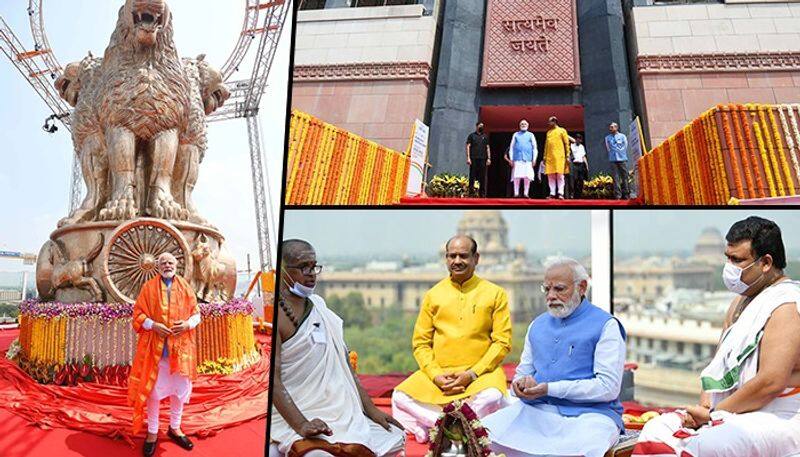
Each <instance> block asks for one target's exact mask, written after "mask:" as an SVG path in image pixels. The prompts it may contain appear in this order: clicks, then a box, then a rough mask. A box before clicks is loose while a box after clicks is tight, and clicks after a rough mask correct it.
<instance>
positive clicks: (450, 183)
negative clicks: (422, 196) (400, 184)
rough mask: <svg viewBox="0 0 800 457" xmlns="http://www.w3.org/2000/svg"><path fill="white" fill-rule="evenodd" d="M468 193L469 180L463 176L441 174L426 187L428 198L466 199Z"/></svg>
mask: <svg viewBox="0 0 800 457" xmlns="http://www.w3.org/2000/svg"><path fill="white" fill-rule="evenodd" d="M468 192H469V180H468V179H467V177H466V176H463V175H453V174H450V173H441V174H438V175H436V176H434V177H433V178H431V182H430V183H428V185H427V186H426V193H427V195H428V196H429V197H456V198H463V197H466V196H467V194H468Z"/></svg>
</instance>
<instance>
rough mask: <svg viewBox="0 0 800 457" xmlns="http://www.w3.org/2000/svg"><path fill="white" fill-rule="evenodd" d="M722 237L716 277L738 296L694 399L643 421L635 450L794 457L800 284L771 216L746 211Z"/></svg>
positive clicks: (798, 446)
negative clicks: (723, 245) (720, 266)
mask: <svg viewBox="0 0 800 457" xmlns="http://www.w3.org/2000/svg"><path fill="white" fill-rule="evenodd" d="M725 238H726V240H727V242H728V244H727V247H726V249H725V256H726V257H727V258H728V261H727V262H726V263H725V267H724V268H723V272H722V279H723V282H724V283H725V286H726V287H727V288H728V289H729V290H730V291H731V292H734V293H736V294H737V297H736V299H734V301H733V302H732V303H731V306H730V309H729V310H728V313H727V315H726V317H725V324H724V330H723V332H722V337H721V339H720V343H719V346H718V348H717V353H716V354H715V355H714V358H713V359H712V360H711V363H710V364H709V365H708V366H707V367H706V368H705V369H704V370H703V372H702V373H701V375H700V381H701V385H702V387H703V393H702V395H701V396H700V402H699V404H698V405H694V406H688V407H686V408H685V409H681V410H678V411H676V412H674V413H669V414H664V415H662V416H660V417H657V418H655V419H653V420H651V421H650V422H648V423H647V424H646V425H645V427H644V429H643V430H642V433H641V435H639V442H638V444H637V445H636V448H635V449H634V452H633V454H634V455H640V456H644V455H648V456H669V455H675V456H681V457H698V456H702V457H718V456H719V457H722V456H758V457H782V456H788V455H800V388H798V387H800V309H798V306H800V283H798V282H797V281H792V280H790V279H789V278H788V277H786V275H785V274H784V272H783V270H784V268H786V252H785V250H784V247H783V241H782V239H781V231H780V228H779V227H778V226H777V225H776V224H775V223H774V222H772V221H769V220H767V219H763V218H760V217H754V216H753V217H749V218H747V219H745V220H742V221H739V222H736V223H735V224H733V226H731V228H730V230H729V231H728V234H727V235H726V236H725Z"/></svg>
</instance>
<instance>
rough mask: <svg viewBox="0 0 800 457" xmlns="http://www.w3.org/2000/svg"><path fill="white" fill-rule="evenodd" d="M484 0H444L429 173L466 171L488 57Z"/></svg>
mask: <svg viewBox="0 0 800 457" xmlns="http://www.w3.org/2000/svg"><path fill="white" fill-rule="evenodd" d="M485 12H486V6H485V2H484V0H458V1H448V2H445V4H444V15H443V18H442V21H443V22H442V41H441V49H440V53H439V62H438V66H437V76H436V81H435V82H433V83H434V98H433V107H432V113H431V130H430V139H429V148H428V150H429V153H430V157H429V161H430V163H431V165H432V168H431V171H430V172H429V173H428V176H429V177H431V176H432V175H433V174H436V173H442V172H457V173H461V174H464V173H465V170H466V169H467V165H466V163H465V157H466V156H465V152H464V144H465V142H466V138H467V134H468V133H469V132H471V131H473V130H474V129H475V122H476V121H477V120H478V108H479V105H478V101H477V95H478V88H479V86H480V78H481V59H482V58H483V27H484V22H485V21H484V14H485Z"/></svg>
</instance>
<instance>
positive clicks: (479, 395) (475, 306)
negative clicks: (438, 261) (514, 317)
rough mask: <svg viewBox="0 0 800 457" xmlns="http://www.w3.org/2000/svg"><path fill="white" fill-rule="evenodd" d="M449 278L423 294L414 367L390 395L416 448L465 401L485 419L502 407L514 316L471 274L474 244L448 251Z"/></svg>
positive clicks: (495, 289)
mask: <svg viewBox="0 0 800 457" xmlns="http://www.w3.org/2000/svg"><path fill="white" fill-rule="evenodd" d="M445 251H446V254H445V257H446V260H447V269H448V270H449V271H450V277H449V278H446V279H443V280H442V281H439V283H438V284H436V285H435V286H433V288H431V289H430V290H429V291H428V292H427V293H426V294H425V298H424V299H423V301H422V306H421V308H420V311H419V316H418V317H417V322H416V325H415V326H414V335H413V339H412V345H413V349H414V358H415V359H416V361H417V363H418V364H419V367H420V369H419V371H416V372H415V373H414V374H412V375H411V376H410V377H409V378H408V379H406V380H405V381H403V382H402V383H401V384H400V385H399V386H397V387H396V388H395V391H394V393H393V395H392V415H393V416H394V417H395V418H396V419H397V420H398V421H399V422H400V423H401V424H403V427H405V429H406V430H408V431H409V432H411V433H413V434H414V437H415V438H416V440H417V442H420V443H425V442H427V441H428V434H429V430H430V428H431V427H433V426H434V425H435V423H436V420H437V419H438V417H439V414H440V413H441V410H442V407H443V406H444V405H446V404H448V403H450V402H452V401H454V400H458V399H462V398H467V399H468V400H467V402H468V403H469V404H470V406H471V407H472V409H473V410H474V411H475V413H476V414H477V415H478V417H483V416H485V415H487V414H490V413H492V412H494V411H496V410H498V409H500V408H501V407H503V406H504V405H505V398H506V376H505V374H504V373H503V370H502V368H501V367H500V363H501V362H502V361H503V358H505V356H506V354H508V352H509V351H510V350H511V315H510V313H509V309H508V297H507V296H506V292H505V290H503V289H502V288H501V287H499V286H497V285H495V284H493V283H491V282H489V281H487V280H485V279H482V278H480V277H478V276H477V275H475V267H476V266H477V264H478V259H479V254H478V244H477V243H476V242H475V240H473V239H472V238H470V237H468V236H456V237H453V238H451V239H450V240H449V241H448V242H447V244H446V245H445Z"/></svg>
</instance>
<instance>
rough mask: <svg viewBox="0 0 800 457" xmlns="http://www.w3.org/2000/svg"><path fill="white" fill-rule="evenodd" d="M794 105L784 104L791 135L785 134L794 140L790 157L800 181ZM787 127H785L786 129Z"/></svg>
mask: <svg viewBox="0 0 800 457" xmlns="http://www.w3.org/2000/svg"><path fill="white" fill-rule="evenodd" d="M794 107H795V105H786V112H787V113H789V120H790V122H789V125H790V126H791V131H792V134H791V135H787V138H793V140H794V147H793V148H791V149H792V153H791V158H792V164H793V165H794V167H795V173H796V176H797V179H798V182H800V164H798V156H799V155H800V132H798V131H797V118H795V115H794ZM788 130H789V129H788V128H787V131H788Z"/></svg>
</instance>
